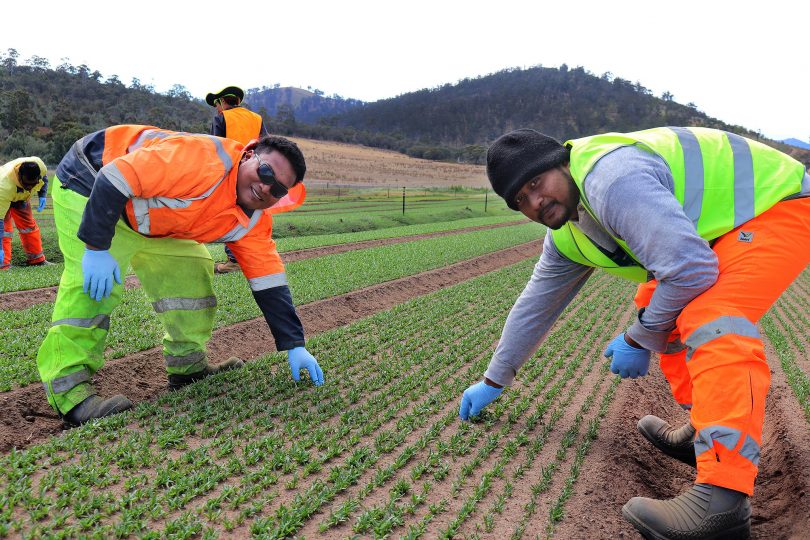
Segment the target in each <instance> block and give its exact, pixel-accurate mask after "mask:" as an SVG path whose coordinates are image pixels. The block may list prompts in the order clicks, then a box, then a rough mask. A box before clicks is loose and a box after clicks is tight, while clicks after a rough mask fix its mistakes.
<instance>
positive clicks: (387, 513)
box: [321, 325, 556, 535]
mask: <svg viewBox="0 0 810 540" xmlns="http://www.w3.org/2000/svg"><path fill="white" fill-rule="evenodd" d="M493 330H494V332H495V333H494V335H497V332H498V331H499V330H500V325H496V327H494V328H493ZM554 353H556V351H554ZM482 360H483V361H482V362H481V363H479V364H478V365H474V366H473V369H472V377H473V378H476V377H480V373H481V372H482V371H483V369H484V367H485V363H486V362H487V361H488V358H483V359H482ZM468 383H469V381H463V380H462V381H461V384H460V385H459V388H457V389H456V390H462V389H463V388H462V387H464V385H465V384H468ZM451 394H452V393H451ZM508 395H509V394H507V395H505V396H503V397H502V398H501V399H502V400H505V401H504V403H505V402H506V400H508V399H509V398H508V397H507V396H508ZM455 397H456V401H457V396H455ZM456 408H457V403H453V404H452V405H451V407H450V409H451V410H450V413H449V416H448V418H450V419H452V418H454V416H455V414H457V413H456ZM466 426H469V424H462V428H466ZM459 431H460V433H456V434H453V435H452V436H451V437H450V439H451V441H452V445H450V446H452V447H454V448H459V449H461V454H456V456H458V455H463V454H467V453H469V452H470V450H471V449H472V448H473V446H474V441H477V440H478V439H479V438H480V437H481V435H482V432H480V431H470V432H469V433H471V435H470V438H468V439H465V436H463V435H462V433H461V432H463V433H466V431H465V430H464V429H460V430H459ZM493 440H496V439H493ZM490 444H492V443H491V442H490ZM448 447H449V446H448V445H447V444H446V443H445V442H444V441H438V442H437V443H436V449H435V451H431V452H430V453H429V454H428V457H427V458H426V460H425V461H423V462H420V463H418V464H416V465H415V466H414V467H413V469H412V471H411V474H412V477H415V478H417V479H418V478H419V477H420V476H421V474H424V472H425V470H426V469H427V468H428V465H427V463H435V460H436V458H437V457H438V456H442V455H443V454H444V452H443V451H442V448H445V449H446V448H448ZM472 468H474V467H472ZM472 468H471V467H469V466H468V467H467V470H472ZM449 470H450V468H449V466H448V465H447V464H446V463H444V464H443V466H442V468H441V469H440V470H439V471H437V472H438V474H439V475H440V478H442V479H443V478H444V477H445V476H446V475H447V474H448V473H449ZM435 476H436V473H434V478H435ZM401 485H402V480H398V481H397V482H396V484H395V487H394V489H393V492H392V493H393V496H392V497H391V498H390V500H389V501H388V502H387V503H386V504H384V505H380V506H374V505H368V504H366V505H365V506H366V507H367V508H368V509H367V510H365V511H364V512H363V513H362V514H361V515H360V516H359V517H358V519H357V522H356V523H355V525H354V531H355V532H367V528H368V526H369V524H370V523H373V522H375V521H379V522H380V523H381V524H382V526H383V527H385V526H390V525H391V524H392V523H393V522H394V520H397V521H398V520H400V519H401V518H402V512H401V508H399V507H397V506H396V505H394V504H392V502H393V501H395V500H396V499H397V496H398V494H399V492H400V491H401V489H400V488H401ZM462 487H463V483H460V482H457V483H455V484H454V486H453V490H452V491H454V492H456V493H457V492H458V491H459V490H460V489H461V488H462ZM426 492H427V488H426V487H423V491H422V495H416V494H414V495H413V497H414V498H417V497H424V496H425V494H426ZM361 500H362V497H360V498H359V499H358V498H353V499H350V500H349V501H347V502H346V503H344V505H342V506H341V507H340V508H338V509H337V510H336V511H333V512H332V515H331V516H330V518H329V519H328V520H327V521H325V522H322V524H321V525H322V527H321V530H322V531H323V530H326V528H328V527H332V526H335V525H337V524H339V523H342V522H343V521H345V520H346V519H348V516H349V515H350V512H349V511H353V510H354V509H356V508H357V506H358V504H359V503H360V502H361ZM439 506H446V504H444V503H442V504H440V505H439ZM408 509H410V510H413V505H412V504H411V505H410V506H409V507H408V508H406V512H407V510H408ZM428 515H429V516H430V517H432V515H433V512H429V514H428ZM378 518H381V519H378ZM324 527H326V528H324ZM374 532H375V534H378V535H379V534H384V533H385V532H386V531H385V530H384V529H380V528H379V527H378V528H376V529H375V531H374Z"/></svg>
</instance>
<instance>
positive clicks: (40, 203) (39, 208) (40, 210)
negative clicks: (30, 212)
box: [37, 197, 48, 212]
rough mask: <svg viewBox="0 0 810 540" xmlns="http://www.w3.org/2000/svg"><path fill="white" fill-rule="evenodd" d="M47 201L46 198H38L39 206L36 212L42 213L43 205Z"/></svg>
mask: <svg viewBox="0 0 810 540" xmlns="http://www.w3.org/2000/svg"><path fill="white" fill-rule="evenodd" d="M47 201H48V199H47V198H46V197H40V198H39V206H37V212H42V211H43V210H45V203H46V202H47Z"/></svg>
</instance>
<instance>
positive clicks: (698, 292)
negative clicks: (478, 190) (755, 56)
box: [459, 128, 810, 538]
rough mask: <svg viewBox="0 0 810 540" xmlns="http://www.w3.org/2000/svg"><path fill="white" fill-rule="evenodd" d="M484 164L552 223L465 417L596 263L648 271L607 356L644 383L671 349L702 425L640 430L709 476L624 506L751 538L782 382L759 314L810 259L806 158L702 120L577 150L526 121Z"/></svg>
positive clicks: (673, 369)
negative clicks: (763, 455) (652, 364)
mask: <svg viewBox="0 0 810 540" xmlns="http://www.w3.org/2000/svg"><path fill="white" fill-rule="evenodd" d="M487 175H488V177H489V180H490V182H491V184H492V187H493V189H494V190H495V192H496V193H498V195H500V196H501V197H503V199H504V200H505V201H506V203H507V205H508V206H509V207H510V208H512V209H513V210H519V211H520V212H522V213H523V214H524V215H526V216H527V217H529V218H530V219H532V220H533V221H536V222H539V223H542V224H544V225H546V226H548V227H549V228H550V229H552V231H551V232H550V234H547V235H546V238H545V243H544V246H543V253H542V255H541V256H540V260H539V261H538V263H537V265H536V266H535V269H534V273H533V275H532V277H531V279H530V281H529V283H528V284H527V285H526V288H525V289H524V291H523V292H522V293H521V295H520V297H519V298H518V299H517V301H516V302H515V305H514V307H513V308H512V310H511V312H510V314H509V316H508V318H507V321H506V324H505V326H504V329H503V334H502V336H501V339H500V342H499V344H498V346H497V348H496V350H495V353H494V355H493V357H492V360H491V361H490V364H489V367H488V369H487V371H486V373H485V374H484V380H483V381H481V382H479V383H477V384H475V385H473V386H471V387H470V388H468V389H467V390H465V392H464V395H463V396H462V401H461V407H460V411H459V413H460V416H461V418H462V419H465V420H466V419H468V418H469V417H470V416H474V415H476V414H478V413H479V412H480V411H481V409H483V408H484V407H485V406H486V405H488V404H489V403H491V402H492V401H493V400H494V399H496V398H497V397H498V395H500V393H501V392H502V388H503V386H508V385H509V384H511V383H512V380H513V379H514V377H515V374H516V372H517V370H518V369H519V368H520V366H521V365H522V364H523V363H524V362H525V361H526V360H527V359H528V358H529V357H530V356H531V355H532V354H533V352H534V351H535V350H536V349H537V347H538V346H539V344H540V343H541V342H542V341H543V339H544V337H545V335H546V333H547V332H548V330H549V328H550V327H551V325H552V324H553V323H554V321H555V320H556V319H557V317H558V316H559V314H560V313H561V312H562V310H563V309H564V308H565V306H566V305H567V304H568V303H569V302H570V301H571V299H572V298H573V297H574V296H575V295H576V293H577V292H578V291H579V290H580V288H581V287H582V286H583V284H584V283H585V282H586V280H587V279H588V277H589V276H590V275H591V273H592V272H593V269H594V268H597V267H599V268H604V269H606V270H607V271H609V272H611V273H614V274H618V275H621V276H624V277H627V278H629V279H633V280H635V281H638V282H641V283H643V285H642V286H641V287H640V290H639V294H638V295H637V301H638V302H639V304H640V305H641V306H642V309H640V310H639V312H638V316H637V319H636V320H635V322H634V323H633V324H632V326H631V327H630V328H629V329H628V330H627V332H626V333H622V334H620V335H619V336H617V337H616V338H615V339H613V340H612V341H611V342H610V345H609V346H608V347H607V350H606V351H605V355H606V356H608V357H610V358H611V359H612V361H611V371H613V373H617V374H619V375H621V376H622V377H632V378H635V377H638V376H643V375H646V373H647V370H648V366H649V360H650V352H651V351H655V352H658V353H661V368H662V371H663V372H664V373H665V375H666V376H667V379H668V380H669V381H670V385H671V387H672V390H673V393H674V395H675V397H676V400H677V401H678V402H679V403H681V404H682V405H684V406H685V407H687V408H689V409H690V423H689V424H687V425H685V426H683V427H682V428H680V429H674V428H672V427H671V426H669V424H667V423H666V422H664V421H663V420H661V419H660V418H657V417H654V416H647V417H645V418H643V419H642V420H641V421H640V422H639V429H640V431H641V432H642V434H643V435H644V436H645V437H646V438H648V439H649V440H650V441H651V442H652V443H653V444H654V445H655V446H656V447H657V448H658V449H660V450H662V451H663V452H664V453H666V454H667V455H670V456H672V457H675V458H677V459H681V460H683V461H685V462H691V464H693V465H694V464H695V463H696V466H697V479H696V484H695V485H694V486H693V487H692V488H690V489H689V490H687V491H686V492H685V493H683V494H682V495H680V496H678V497H675V498H674V499H670V500H663V501H659V500H654V499H648V498H642V497H634V498H633V499H631V500H630V501H629V502H628V503H627V504H625V506H624V508H623V509H622V513H623V515H624V517H625V518H626V519H628V520H629V521H630V522H631V523H632V524H633V525H634V526H635V527H636V528H637V529H638V530H639V531H641V532H642V533H643V534H644V535H645V537H647V538H719V537H720V534H721V532H722V533H723V534H728V535H729V536H728V537H734V538H738V537H740V538H742V537H745V538H747V536H746V535H747V534H749V533H750V515H751V507H750V503H749V501H748V498H749V496H751V495H752V493H753V489H754V479H755V477H756V474H757V469H758V464H759V455H760V445H761V444H762V422H763V419H764V414H765V397H766V394H767V391H768V386H769V384H770V372H769V369H768V364H767V362H766V359H765V351H764V347H763V344H762V340H761V339H760V336H759V332H758V331H757V327H756V322H757V321H758V320H759V318H760V317H761V316H762V315H763V314H764V313H765V312H766V311H767V310H768V308H769V307H770V306H771V304H773V302H774V301H776V299H777V298H778V297H779V295H780V294H781V293H782V292H783V291H784V290H785V289H786V288H787V287H788V286H789V285H790V283H791V282H792V281H793V280H794V279H795V278H796V276H797V275H798V274H799V273H800V272H802V271H803V270H804V269H805V267H806V266H807V265H808V264H809V263H810V175H808V174H807V172H806V170H805V167H804V166H803V165H802V164H801V163H799V162H797V161H795V160H793V159H792V158H790V157H789V156H787V155H785V154H782V153H781V152H778V151H777V150H774V149H773V148H770V147H768V146H765V145H763V144H760V143H758V142H754V141H751V140H748V139H745V138H743V137H740V136H738V135H734V134H732V133H726V132H723V131H718V130H712V129H705V128H656V129H651V130H646V131H640V132H635V133H627V134H619V133H608V134H604V135H597V136H594V137H585V138H582V139H576V140H572V141H568V142H567V143H566V144H565V146H563V145H561V144H560V143H559V142H557V141H556V140H554V139H552V138H551V137H547V136H545V135H543V134H541V133H538V132H537V131H534V130H530V129H521V130H517V131H513V132H510V133H507V134H505V135H503V136H502V137H500V138H499V139H498V140H496V141H495V142H494V143H493V145H492V146H491V147H490V148H489V151H488V153H487ZM649 277H652V278H655V281H654V282H649V283H648V282H647V281H648V278H649ZM684 448H691V450H692V451H693V453H692V454H691V455H687V454H686V453H684V451H683V450H684Z"/></svg>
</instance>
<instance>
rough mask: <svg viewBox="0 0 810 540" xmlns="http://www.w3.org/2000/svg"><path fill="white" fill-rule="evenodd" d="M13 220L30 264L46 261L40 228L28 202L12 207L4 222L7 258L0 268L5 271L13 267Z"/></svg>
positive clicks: (4, 245) (4, 242)
mask: <svg viewBox="0 0 810 540" xmlns="http://www.w3.org/2000/svg"><path fill="white" fill-rule="evenodd" d="M12 219H13V220H14V225H16V227H17V232H18V233H20V242H22V246H23V250H24V251H25V258H26V260H27V261H28V264H37V263H41V262H42V261H44V260H45V254H44V253H43V251H42V237H41V236H40V234H39V226H38V225H37V222H36V221H35V220H34V213H33V212H32V211H31V205H30V204H29V203H28V202H27V201H26V202H25V204H16V205H13V206H11V207H10V208H9V209H8V212H7V213H6V217H5V219H4V221H3V252H4V254H5V256H4V258H3V261H2V265H1V266H0V268H2V269H3V270H5V269H7V268H8V267H9V266H10V265H11V231H12V228H11V220H12Z"/></svg>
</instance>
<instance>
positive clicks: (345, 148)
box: [291, 137, 489, 187]
mask: <svg viewBox="0 0 810 540" xmlns="http://www.w3.org/2000/svg"><path fill="white" fill-rule="evenodd" d="M291 138H292V139H293V140H294V141H295V142H296V143H297V144H298V145H299V146H300V147H301V150H302V151H303V152H304V156H306V159H307V178H308V181H309V182H315V183H319V182H334V183H339V184H353V185H358V184H370V185H388V186H392V187H394V186H407V187H449V186H465V187H489V182H488V181H487V176H486V172H485V170H484V166H483V165H466V164H461V163H444V162H440V161H429V160H426V159H416V158H412V157H408V156H406V155H405V154H400V153H399V152H393V151H390V150H380V149H378V148H370V147H367V146H360V145H353V144H345V143H337V142H332V141H316V140H312V139H301V138H297V137H291Z"/></svg>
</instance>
